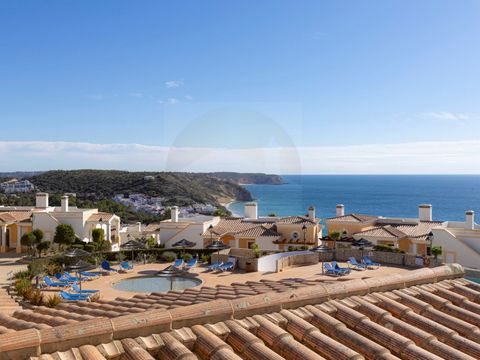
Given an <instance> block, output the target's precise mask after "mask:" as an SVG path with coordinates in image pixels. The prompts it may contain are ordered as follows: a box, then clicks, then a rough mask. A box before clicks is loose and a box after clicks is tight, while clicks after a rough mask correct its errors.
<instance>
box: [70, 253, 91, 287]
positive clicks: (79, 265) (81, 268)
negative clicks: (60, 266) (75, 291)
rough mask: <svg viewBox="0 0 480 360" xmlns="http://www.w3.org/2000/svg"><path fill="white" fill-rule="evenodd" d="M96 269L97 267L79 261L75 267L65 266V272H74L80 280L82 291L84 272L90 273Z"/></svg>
mask: <svg viewBox="0 0 480 360" xmlns="http://www.w3.org/2000/svg"><path fill="white" fill-rule="evenodd" d="M93 269H95V265H92V264H90V263H87V262H86V261H83V260H79V261H77V262H76V263H75V264H73V265H68V266H65V270H67V271H74V272H76V273H77V275H78V277H79V278H80V291H81V290H82V271H89V270H93Z"/></svg>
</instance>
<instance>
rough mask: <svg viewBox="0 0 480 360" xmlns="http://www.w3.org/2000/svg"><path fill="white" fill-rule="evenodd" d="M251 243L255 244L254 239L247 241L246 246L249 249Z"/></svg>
mask: <svg viewBox="0 0 480 360" xmlns="http://www.w3.org/2000/svg"><path fill="white" fill-rule="evenodd" d="M253 244H255V241H247V247H248V248H249V249H251V248H252V245H253Z"/></svg>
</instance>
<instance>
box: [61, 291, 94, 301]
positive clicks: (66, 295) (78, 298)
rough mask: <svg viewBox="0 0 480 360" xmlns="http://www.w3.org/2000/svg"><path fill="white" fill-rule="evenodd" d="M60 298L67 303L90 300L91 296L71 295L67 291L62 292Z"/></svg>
mask: <svg viewBox="0 0 480 360" xmlns="http://www.w3.org/2000/svg"><path fill="white" fill-rule="evenodd" d="M59 295H60V297H61V298H62V299H64V300H67V301H82V300H83V301H85V300H87V301H88V300H90V295H86V294H71V293H68V292H66V291H60V293H59Z"/></svg>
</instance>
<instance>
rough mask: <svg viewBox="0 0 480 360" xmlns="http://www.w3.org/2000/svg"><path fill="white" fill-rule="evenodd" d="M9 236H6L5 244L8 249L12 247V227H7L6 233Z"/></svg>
mask: <svg viewBox="0 0 480 360" xmlns="http://www.w3.org/2000/svg"><path fill="white" fill-rule="evenodd" d="M6 235H7V236H5V240H6V242H5V244H6V245H7V249H8V248H9V247H10V229H9V228H7V233H6Z"/></svg>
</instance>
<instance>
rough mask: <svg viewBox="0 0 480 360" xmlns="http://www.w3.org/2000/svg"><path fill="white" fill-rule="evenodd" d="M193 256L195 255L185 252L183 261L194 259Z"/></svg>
mask: <svg viewBox="0 0 480 360" xmlns="http://www.w3.org/2000/svg"><path fill="white" fill-rule="evenodd" d="M192 258H193V255H192V254H190V253H185V254H183V261H185V262H187V261H190V260H192Z"/></svg>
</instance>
